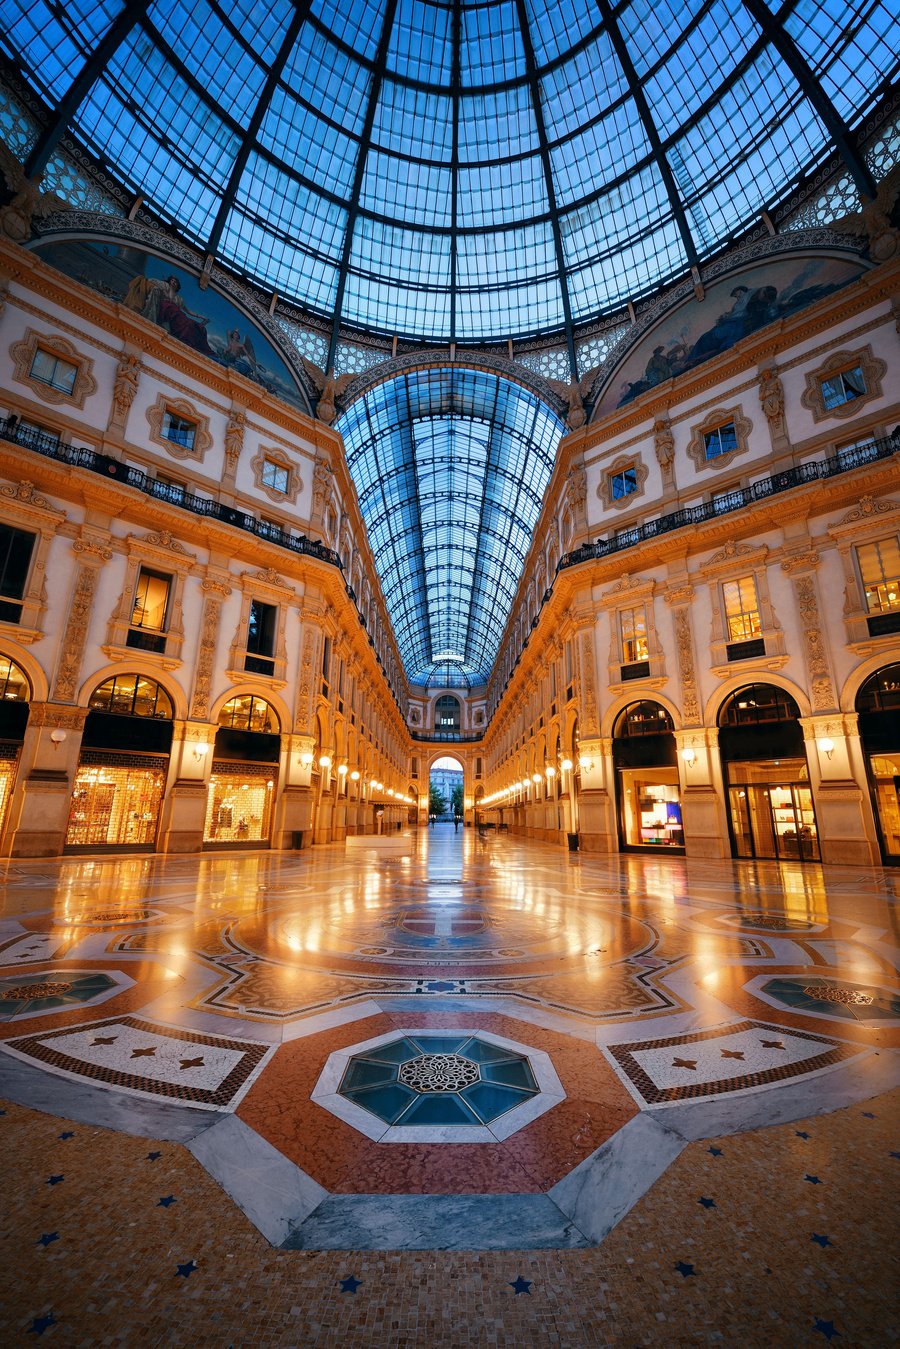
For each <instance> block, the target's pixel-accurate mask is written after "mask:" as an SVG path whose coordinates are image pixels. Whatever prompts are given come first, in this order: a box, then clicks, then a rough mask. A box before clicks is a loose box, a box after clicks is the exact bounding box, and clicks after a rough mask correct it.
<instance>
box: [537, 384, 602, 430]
mask: <svg viewBox="0 0 900 1349" xmlns="http://www.w3.org/2000/svg"><path fill="white" fill-rule="evenodd" d="M547 383H548V384H549V385H550V387H551V389H552V390H553V392H554V393H555V394H556V395H557V397H558V398H559V400H560V402H561V403H562V404H563V405H564V407H565V408H566V424H567V426H568V428H569V430H570V431H580V430H581V428H582V427H583V426H584V424H585V422H586V421H587V412H586V411H585V406H584V397H583V394H584V392H585V390H586V389H587V388H588V387H589V386H590V385H591V384H592V383H593V376H592V375H589V376H585V378H584V379H582V380H581V381H580V382H579V381H574V382H573V383H571V384H564V383H563V382H562V381H561V380H558V379H549V380H548V381H547Z"/></svg>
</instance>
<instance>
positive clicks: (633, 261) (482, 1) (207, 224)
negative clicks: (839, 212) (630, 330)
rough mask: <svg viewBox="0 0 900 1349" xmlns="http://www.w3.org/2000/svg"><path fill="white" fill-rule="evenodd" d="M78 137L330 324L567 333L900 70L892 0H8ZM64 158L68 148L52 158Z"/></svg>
mask: <svg viewBox="0 0 900 1349" xmlns="http://www.w3.org/2000/svg"><path fill="white" fill-rule="evenodd" d="M0 26H2V35H0V43H2V48H3V50H4V51H5V53H6V55H7V56H8V57H10V58H12V59H13V60H14V61H16V62H17V63H18V64H19V66H20V67H21V69H22V70H23V71H24V73H25V76H26V78H27V79H28V81H29V82H30V84H31V86H32V87H33V89H34V90H35V91H36V92H37V93H38V94H39V95H40V96H41V98H42V99H43V101H44V103H45V105H46V109H47V133H46V135H45V137H44V138H43V140H42V142H39V143H38V145H37V146H36V147H35V149H34V150H33V151H32V155H31V159H30V163H29V166H28V167H29V168H30V170H31V171H32V172H33V171H35V170H36V169H38V170H39V169H40V167H41V164H42V160H45V159H46V155H47V154H48V153H49V151H48V149H47V146H48V144H50V145H51V149H52V144H55V140H54V137H58V136H59V135H60V134H62V132H64V131H65V132H67V134H69V135H71V136H72V137H73V138H74V139H75V140H76V141H77V142H78V143H80V144H81V145H82V146H83V147H86V148H87V149H88V150H89V151H90V152H91V153H92V154H93V155H94V156H95V157H96V158H97V159H98V160H99V161H100V162H101V163H102V164H103V165H104V166H105V167H106V169H107V171H111V172H112V173H113V174H114V176H116V177H117V178H118V179H119V180H120V181H121V182H123V183H124V184H125V185H126V187H127V188H128V189H130V191H132V192H133V193H134V194H135V195H141V196H142V197H143V199H144V201H145V203H146V205H147V207H148V208H150V209H152V210H153V211H154V212H156V213H157V214H158V215H159V216H160V217H162V219H163V220H165V221H167V222H171V223H172V224H174V225H176V226H178V227H179V228H180V230H181V231H182V232H183V234H184V235H185V236H186V237H188V238H189V239H190V240H191V241H193V242H194V243H195V244H197V245H199V247H200V248H201V249H202V250H203V251H204V253H206V254H212V255H215V256H216V257H217V258H219V259H220V260H221V261H222V262H223V263H225V264H226V265H229V266H231V267H232V268H233V269H235V270H236V271H237V272H239V273H241V274H243V275H244V276H246V277H248V278H250V279H251V280H253V281H254V282H256V283H258V284H259V285H260V286H262V287H263V288H265V289H266V290H269V291H274V292H276V293H277V294H278V295H280V296H282V297H284V298H286V299H289V300H292V301H294V302H296V303H298V304H300V305H301V306H303V307H304V308H305V309H306V310H307V311H308V312H312V313H314V314H317V315H319V316H322V317H324V318H326V319H328V320H330V321H332V323H333V329H334V337H333V339H332V349H331V351H332V355H333V352H334V347H335V342H336V336H337V332H338V330H339V328H340V326H341V325H344V326H345V327H349V328H350V329H352V328H354V327H355V328H357V329H365V330H368V331H370V332H373V333H380V334H385V335H388V336H397V335H399V336H401V337H409V338H414V339H424V340H429V341H441V342H444V341H450V342H460V343H478V342H485V341H490V340H502V341H506V340H507V339H513V338H516V339H520V338H526V337H530V336H533V335H535V334H538V333H552V332H559V333H565V334H566V335H567V336H568V339H569V352H570V358H571V359H572V365H573V367H574V359H573V346H572V333H573V326H574V325H577V324H579V323H582V322H586V321H589V320H593V319H595V318H597V317H598V316H599V315H601V314H605V313H609V312H612V311H615V310H616V309H618V308H621V307H623V306H624V305H625V303H626V301H628V300H629V299H630V300H635V299H637V298H639V297H640V296H642V295H646V294H647V293H649V292H651V291H653V290H655V289H656V288H657V287H659V285H660V284H661V283H663V282H666V281H668V280H670V279H672V278H674V277H676V276H680V275H684V274H685V273H686V272H687V270H688V268H689V267H690V266H691V265H694V264H696V263H698V262H700V261H701V260H702V259H704V258H706V257H709V256H710V255H711V254H712V253H714V252H715V251H717V250H718V249H719V248H720V247H721V246H722V245H723V244H724V243H726V242H727V241H728V240H729V239H731V238H733V237H734V236H735V235H737V234H740V233H741V232H743V231H745V230H746V229H747V227H748V226H749V225H750V224H751V223H753V222H754V221H755V220H756V219H757V218H758V216H759V213H760V211H761V210H763V209H764V208H766V207H769V206H771V205H773V204H774V203H776V202H778V201H779V200H781V199H783V198H784V197H785V196H786V195H787V193H788V192H790V191H791V190H792V189H793V188H794V187H795V185H796V184H797V182H798V181H799V180H800V179H801V178H803V176H804V175H806V174H808V173H809V172H810V171H811V170H812V169H814V168H815V167H816V166H817V165H818V164H820V163H821V162H822V161H823V160H824V159H825V158H826V157H827V156H828V155H829V154H831V153H832V152H833V151H834V149H835V147H837V148H838V150H839V151H840V152H841V153H842V155H843V156H844V158H845V160H846V161H847V163H848V166H849V168H850V170H851V174H852V176H853V177H854V179H855V181H856V183H857V186H858V187H859V188H860V190H862V191H865V190H866V182H867V181H868V182H869V185H870V187H871V179H868V180H867V178H866V174H867V170H866V168H865V164H864V162H863V161H862V160H861V159H859V158H858V156H857V155H856V153H855V151H854V149H853V137H852V131H853V129H854V128H855V127H856V126H857V125H858V124H859V123H860V121H861V120H862V118H863V117H864V116H865V114H866V113H867V112H868V111H869V109H870V108H871V107H872V106H873V104H874V103H875V101H876V100H877V98H878V97H879V95H880V93H881V92H883V89H884V87H885V82H886V81H887V80H889V79H890V77H891V76H892V74H893V73H895V72H896V68H897V55H896V50H895V47H894V43H893V42H892V39H891V37H890V34H891V31H893V32H894V34H895V38H896V10H895V7H894V6H893V5H891V4H890V3H888V2H887V0H851V3H850V4H848V3H846V0H843V2H842V3H840V4H839V3H838V2H837V0H786V2H785V3H782V4H779V3H777V2H776V0H343V2H342V3H341V2H339V3H335V4H325V3H324V0H191V3H177V0H152V2H148V0H129V3H128V4H127V5H123V4H122V3H121V0H69V3H67V4H66V5H60V4H58V3H56V2H55V0H7V2H6V3H5V4H4V5H3V7H2V20H0ZM51 142H52V144H51Z"/></svg>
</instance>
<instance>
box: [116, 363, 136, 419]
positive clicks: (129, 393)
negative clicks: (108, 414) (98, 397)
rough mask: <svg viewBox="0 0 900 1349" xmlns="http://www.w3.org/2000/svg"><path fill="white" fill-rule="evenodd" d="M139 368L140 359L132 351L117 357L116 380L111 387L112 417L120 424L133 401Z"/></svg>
mask: <svg viewBox="0 0 900 1349" xmlns="http://www.w3.org/2000/svg"><path fill="white" fill-rule="evenodd" d="M140 369H141V363H140V360H139V358H138V357H137V356H135V355H134V353H133V352H129V351H125V352H123V353H122V355H121V356H120V357H119V364H118V365H117V367H116V382H115V386H114V387H113V419H114V421H116V422H118V423H119V424H120V425H123V424H124V422H125V419H126V417H127V416H128V413H129V412H130V410H131V405H132V403H133V402H134V396H135V394H136V393H137V388H138V379H139V377H140Z"/></svg>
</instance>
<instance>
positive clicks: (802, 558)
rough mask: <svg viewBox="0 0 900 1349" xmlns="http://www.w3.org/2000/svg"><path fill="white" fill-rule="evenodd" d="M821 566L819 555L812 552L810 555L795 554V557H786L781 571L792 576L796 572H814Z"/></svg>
mask: <svg viewBox="0 0 900 1349" xmlns="http://www.w3.org/2000/svg"><path fill="white" fill-rule="evenodd" d="M818 565H819V554H818V553H817V552H816V551H815V550H812V551H811V552H808V553H795V554H794V556H793V557H786V558H785V559H784V561H783V562H782V564H781V570H782V571H786V572H787V573H788V575H791V574H792V573H793V572H795V571H813V570H814V569H815V568H816V567H818Z"/></svg>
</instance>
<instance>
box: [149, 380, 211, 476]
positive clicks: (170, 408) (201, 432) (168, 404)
mask: <svg viewBox="0 0 900 1349" xmlns="http://www.w3.org/2000/svg"><path fill="white" fill-rule="evenodd" d="M167 412H171V413H174V414H175V415H176V416H178V417H183V418H184V419H185V420H186V421H189V422H193V424H194V426H195V428H196V430H195V432H194V444H193V446H192V447H191V448H190V449H188V448H187V447H186V446H185V445H179V444H178V443H177V442H176V441H174V440H170V439H169V438H168V436H164V435H163V429H162V428H163V418H164V417H165V415H166V413H167ZM147 421H148V422H149V424H150V439H151V440H153V441H155V442H156V444H157V445H161V446H162V447H163V449H164V450H165V451H166V452H167V454H171V455H173V456H174V458H175V459H192V460H194V461H195V462H196V463H200V462H202V460H203V456H204V455H205V454H206V451H207V450H208V449H209V448H210V446H211V445H212V443H213V438H212V433H211V432H210V429H209V418H208V417H204V416H203V413H202V412H198V411H197V409H196V408H195V407H194V405H193V403H189V402H188V401H187V399H185V398H166V396H165V395H164V394H159V395H158V396H157V399H156V402H155V403H154V404H153V406H152V407H149V408H148V409H147Z"/></svg>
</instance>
